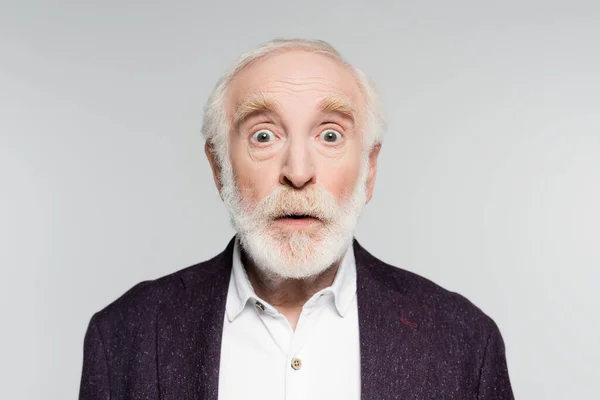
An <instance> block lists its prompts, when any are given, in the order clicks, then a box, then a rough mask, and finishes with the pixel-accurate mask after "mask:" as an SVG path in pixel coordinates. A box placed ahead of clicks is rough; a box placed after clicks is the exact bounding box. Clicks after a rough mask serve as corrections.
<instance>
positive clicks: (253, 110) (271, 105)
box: [233, 92, 357, 129]
mask: <svg viewBox="0 0 600 400" xmlns="http://www.w3.org/2000/svg"><path fill="white" fill-rule="evenodd" d="M276 104H277V102H276V101H275V100H273V99H272V98H270V96H268V95H267V94H265V93H262V92H257V93H253V94H251V95H249V96H248V97H246V98H245V99H244V100H243V101H242V102H240V103H239V105H237V106H236V108H235V111H234V114H233V126H234V128H235V129H238V128H239V127H240V125H241V124H243V123H244V121H246V120H247V119H248V118H250V117H251V116H253V115H256V114H267V113H273V112H276V110H277V105H276ZM318 108H319V111H321V112H322V113H326V114H330V113H333V114H339V115H340V116H341V117H342V118H345V119H349V120H350V121H351V122H352V125H353V126H354V125H355V124H356V119H357V117H356V116H357V112H356V108H355V107H354V106H352V104H351V103H350V102H349V101H348V99H347V98H346V97H344V96H340V95H329V96H326V97H324V98H323V99H321V100H320V101H319V106H318Z"/></svg>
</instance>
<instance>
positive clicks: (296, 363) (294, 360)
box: [292, 357, 302, 371]
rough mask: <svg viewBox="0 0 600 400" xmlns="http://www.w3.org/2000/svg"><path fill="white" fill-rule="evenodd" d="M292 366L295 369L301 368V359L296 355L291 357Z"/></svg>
mask: <svg viewBox="0 0 600 400" xmlns="http://www.w3.org/2000/svg"><path fill="white" fill-rule="evenodd" d="M292 368H294V369H295V370H296V371H298V370H299V369H300V368H302V360H300V359H299V358H297V357H294V358H292Z"/></svg>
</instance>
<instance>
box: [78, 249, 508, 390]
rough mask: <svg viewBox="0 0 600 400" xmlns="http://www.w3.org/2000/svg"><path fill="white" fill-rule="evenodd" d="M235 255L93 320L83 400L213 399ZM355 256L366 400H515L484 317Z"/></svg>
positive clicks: (160, 282)
mask: <svg viewBox="0 0 600 400" xmlns="http://www.w3.org/2000/svg"><path fill="white" fill-rule="evenodd" d="M232 254H233V240H232V241H231V242H230V243H229V245H228V246H227V248H226V249H225V251H224V252H222V253H221V254H219V255H218V256H216V257H214V258H212V259H211V260H208V261H205V262H203V263H200V264H197V265H194V266H191V267H189V268H186V269H183V270H181V271H179V272H176V273H174V274H171V275H167V276H165V277H163V278H160V279H157V280H154V281H148V282H142V283H140V284H138V285H136V286H135V287H133V288H132V289H130V290H129V291H128V292H127V293H125V294H124V295H123V296H121V297H120V298H119V299H117V300H116V301H115V302H113V303H112V304H110V305H109V306H107V307H106V308H104V309H103V310H101V311H100V312H98V313H96V314H95V315H94V316H93V317H92V319H91V321H90V323H89V327H88V329H87V333H86V336H85V343H84V358H83V374H82V377H81V387H80V394H79V399H80V400H100V399H103V400H108V399H111V400H126V399H127V400H129V399H132V400H133V399H144V400H154V399H161V400H187V399H206V400H217V398H218V383H219V363H220V355H221V335H222V332H223V318H224V317H223V315H224V312H225V301H226V299H227V289H228V284H229V278H230V273H231V263H232ZM354 254H355V258H356V272H357V298H358V316H359V331H360V359H361V398H362V399H363V400H367V399H369V400H384V399H402V400H409V399H414V400H416V399H456V400H459V399H460V400H467V399H479V400H492V399H493V400H500V399H502V400H508V399H513V394H512V390H511V386H510V381H509V377H508V371H507V367H506V358H505V354H504V344H503V341H502V337H501V336H500V332H499V330H498V327H497V326H496V324H495V323H494V322H493V321H492V320H491V319H490V318H489V317H488V316H486V315H485V314H484V313H483V312H482V311H481V310H479V309H478V308H477V307H476V306H474V305H473V304H472V303H471V302H469V301H468V300H467V299H465V298H464V297H462V296H460V295H458V294H456V293H452V292H449V291H447V290H445V289H443V288H441V287H440V286H438V285H436V284H434V283H433V282H431V281H429V280H427V279H425V278H422V277H420V276H418V275H415V274H413V273H411V272H408V271H404V270H402V269H399V268H395V267H392V266H390V265H387V264H385V263H384V262H382V261H380V260H378V259H377V258H375V257H374V256H372V255H371V254H370V253H368V252H367V251H366V250H365V249H364V248H362V247H361V246H360V245H359V244H358V242H357V241H356V240H355V241H354ZM230 384H232V385H235V384H236V383H235V382H231V383H230Z"/></svg>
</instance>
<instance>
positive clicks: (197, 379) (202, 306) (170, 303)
mask: <svg viewBox="0 0 600 400" xmlns="http://www.w3.org/2000/svg"><path fill="white" fill-rule="evenodd" d="M232 254H233V239H232V240H231V242H230V243H229V245H228V246H227V248H226V250H225V251H224V252H223V253H221V254H219V255H218V256H216V257H215V258H213V259H211V260H209V261H207V262H205V263H202V264H200V265H197V266H194V267H191V268H189V269H188V270H186V271H184V273H183V274H182V275H181V280H182V282H181V287H180V290H178V291H176V293H175V294H173V295H171V296H168V297H167V296H166V297H167V298H166V299H164V300H163V301H162V302H161V304H160V306H159V312H158V326H157V347H158V349H157V357H158V360H157V362H158V377H159V393H160V398H161V399H162V400H184V399H185V400H187V399H203V400H204V399H206V400H217V398H218V386H219V367H220V357H221V337H222V333H223V318H224V313H225V303H226V301H227V289H228V285H229V279H230V274H231V260H232Z"/></svg>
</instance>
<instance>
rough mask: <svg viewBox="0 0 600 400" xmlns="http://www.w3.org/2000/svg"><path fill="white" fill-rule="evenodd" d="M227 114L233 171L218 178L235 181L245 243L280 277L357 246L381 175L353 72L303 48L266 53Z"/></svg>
mask: <svg viewBox="0 0 600 400" xmlns="http://www.w3.org/2000/svg"><path fill="white" fill-rule="evenodd" d="M227 116H228V119H229V125H230V127H231V129H230V132H229V137H228V147H229V157H230V162H231V167H232V172H233V174H232V176H230V177H225V178H226V179H224V181H225V182H223V181H220V182H218V184H221V185H224V186H227V185H234V186H235V189H234V190H233V192H234V193H235V196H233V197H235V198H234V199H227V198H226V199H225V200H226V203H230V204H228V206H229V208H230V211H231V212H232V219H233V222H234V225H235V226H236V228H237V230H238V234H239V235H240V239H241V241H242V245H244V247H245V249H246V250H247V251H248V252H249V253H250V256H251V257H253V258H254V259H255V261H256V262H257V265H258V266H259V267H263V268H266V269H267V271H269V272H272V273H274V274H275V275H279V276H280V277H287V278H300V277H308V276H312V275H315V274H316V273H319V272H321V271H323V270H324V269H325V268H326V267H328V266H329V265H331V263H332V262H334V261H335V259H336V258H339V256H341V253H343V250H344V248H345V247H346V246H347V245H348V244H349V242H350V240H351V238H352V231H353V229H354V225H355V224H356V219H357V218H358V214H359V213H360V209H362V206H363V205H364V204H365V202H366V201H368V199H370V197H371V193H372V181H373V179H374V175H375V159H376V156H377V154H374V155H373V154H371V159H370V161H371V163H368V162H367V161H369V159H368V158H366V157H365V153H364V141H363V140H364V138H363V129H362V127H363V124H364V116H365V106H364V100H363V96H362V93H361V91H360V88H359V86H358V84H357V82H356V79H355V77H354V76H353V74H352V72H350V71H349V70H348V68H347V67H345V66H343V65H341V64H340V63H338V62H336V61H334V60H333V59H331V58H329V57H327V56H324V55H319V54H315V53H310V52H305V51H288V52H284V53H280V54H276V55H273V56H270V57H267V58H265V59H262V60H259V61H258V62H255V63H254V64H251V65H250V66H248V67H246V68H245V69H244V70H242V71H241V72H240V73H239V74H238V75H237V76H236V77H235V78H234V80H233V82H232V84H231V86H230V88H229V91H228V96H227ZM213 164H214V162H213ZM221 178H223V177H221ZM227 178H229V180H231V181H232V182H227V181H228V179H227ZM217 179H218V178H217ZM225 189H227V187H225ZM230 189H231V188H230ZM225 191H227V190H225ZM265 264H266V265H265ZM284 264H285V265H284Z"/></svg>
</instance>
